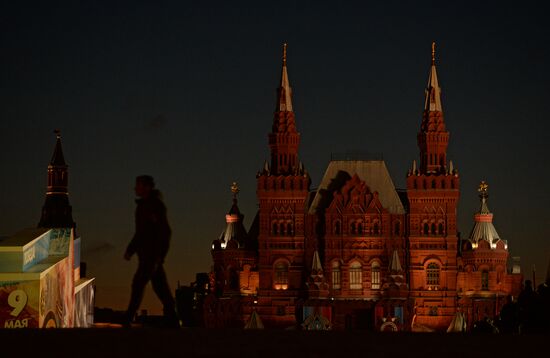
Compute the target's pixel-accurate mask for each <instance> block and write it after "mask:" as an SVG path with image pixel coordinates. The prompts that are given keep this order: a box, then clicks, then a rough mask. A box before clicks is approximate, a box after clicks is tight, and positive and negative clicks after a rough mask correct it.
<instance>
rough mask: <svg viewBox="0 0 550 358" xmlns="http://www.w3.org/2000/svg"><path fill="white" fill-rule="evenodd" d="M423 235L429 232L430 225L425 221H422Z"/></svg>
mask: <svg viewBox="0 0 550 358" xmlns="http://www.w3.org/2000/svg"><path fill="white" fill-rule="evenodd" d="M423 233H424V235H428V234H429V233H430V227H429V225H428V223H427V222H425V223H424V232H423Z"/></svg>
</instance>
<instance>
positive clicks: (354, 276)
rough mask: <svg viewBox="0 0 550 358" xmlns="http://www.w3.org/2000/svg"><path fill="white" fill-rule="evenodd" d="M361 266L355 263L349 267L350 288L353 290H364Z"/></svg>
mask: <svg viewBox="0 0 550 358" xmlns="http://www.w3.org/2000/svg"><path fill="white" fill-rule="evenodd" d="M362 279H363V277H362V272H361V264H360V263H359V262H357V261H356V262H353V263H352V264H351V265H350V267H349V288H350V289H351V290H360V289H362V288H363V282H362Z"/></svg>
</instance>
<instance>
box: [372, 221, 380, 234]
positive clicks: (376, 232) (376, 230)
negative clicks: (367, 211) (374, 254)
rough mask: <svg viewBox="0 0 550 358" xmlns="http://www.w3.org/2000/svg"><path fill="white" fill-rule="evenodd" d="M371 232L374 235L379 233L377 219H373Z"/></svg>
mask: <svg viewBox="0 0 550 358" xmlns="http://www.w3.org/2000/svg"><path fill="white" fill-rule="evenodd" d="M372 233H373V234H374V235H379V234H380V225H379V224H378V221H375V222H374V224H373V225H372Z"/></svg>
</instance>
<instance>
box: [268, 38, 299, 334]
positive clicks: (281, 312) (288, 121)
mask: <svg viewBox="0 0 550 358" xmlns="http://www.w3.org/2000/svg"><path fill="white" fill-rule="evenodd" d="M268 138H269V149H270V156H271V160H270V162H267V161H266V163H265V164H264V167H263V169H262V170H261V171H260V172H258V174H257V197H258V201H259V212H258V215H259V235H258V241H259V250H258V255H259V270H260V289H259V303H258V313H259V314H260V315H261V316H262V318H263V319H264V321H265V322H266V323H267V322H270V321H272V322H275V324H277V323H276V322H280V323H281V324H284V323H282V321H284V320H287V321H288V320H290V319H293V318H292V317H294V304H293V302H294V297H297V296H299V292H301V291H302V287H303V278H304V276H303V272H304V269H305V259H304V252H305V251H304V243H305V232H304V226H305V207H306V198H307V196H308V192H309V184H310V179H309V175H308V173H307V172H306V171H305V169H304V166H303V165H302V164H301V162H300V161H299V158H298V147H299V144H300V133H299V132H298V130H297V128H296V121H295V115H294V109H293V105H292V91H291V88H290V81H289V77H288V70H287V45H286V44H283V56H282V70H281V81H280V83H279V87H278V88H277V102H276V106H275V112H274V115H273V124H272V127H271V133H269V136H268ZM308 269H309V268H308ZM274 295H276V296H278V304H279V306H278V308H277V312H278V313H277V314H274V312H273V308H272V302H271V301H272V297H273V296H274Z"/></svg>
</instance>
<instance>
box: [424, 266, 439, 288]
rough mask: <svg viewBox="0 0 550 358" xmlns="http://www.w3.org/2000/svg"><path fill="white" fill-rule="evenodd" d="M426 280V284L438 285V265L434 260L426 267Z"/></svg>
mask: <svg viewBox="0 0 550 358" xmlns="http://www.w3.org/2000/svg"><path fill="white" fill-rule="evenodd" d="M426 280H427V284H428V286H439V265H438V264H436V263H435V262H432V263H430V264H429V265H428V267H427V268H426Z"/></svg>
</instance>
